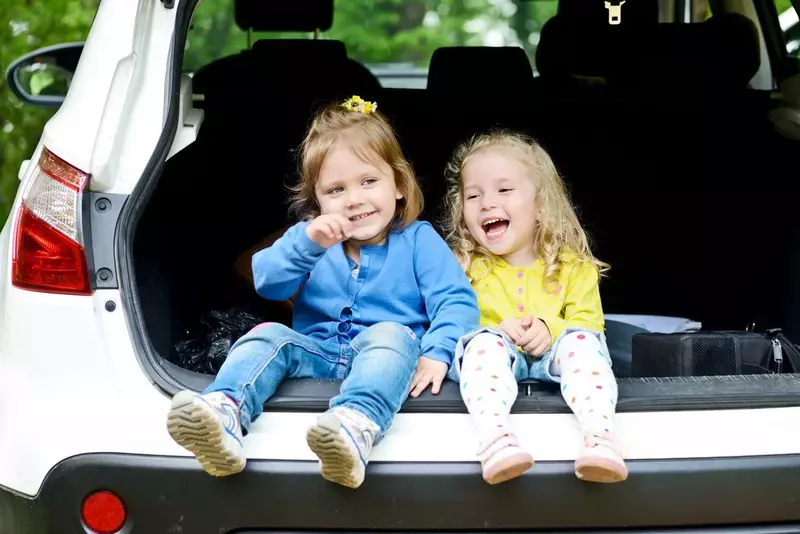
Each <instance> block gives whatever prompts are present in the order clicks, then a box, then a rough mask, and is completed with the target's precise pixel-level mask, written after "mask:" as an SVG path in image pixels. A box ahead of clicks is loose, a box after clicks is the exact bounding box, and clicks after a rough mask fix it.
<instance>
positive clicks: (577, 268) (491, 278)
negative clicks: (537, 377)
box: [469, 257, 604, 341]
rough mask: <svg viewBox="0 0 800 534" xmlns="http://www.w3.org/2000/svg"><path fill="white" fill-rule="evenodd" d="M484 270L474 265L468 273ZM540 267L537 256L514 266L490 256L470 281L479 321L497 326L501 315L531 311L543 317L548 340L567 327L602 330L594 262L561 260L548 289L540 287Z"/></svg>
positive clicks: (508, 315)
mask: <svg viewBox="0 0 800 534" xmlns="http://www.w3.org/2000/svg"><path fill="white" fill-rule="evenodd" d="M485 272H486V269H478V268H475V267H473V268H471V269H470V273H469V274H470V275H471V276H470V278H471V279H473V280H475V279H476V278H478V277H479V276H480V274H483V273H485ZM544 272H545V265H544V262H542V261H541V260H536V261H535V262H534V263H533V264H531V265H529V266H527V267H513V266H511V265H509V264H508V263H506V262H505V260H503V259H501V258H498V257H495V258H494V260H493V263H492V265H491V266H490V268H489V271H488V273H487V274H485V275H484V276H482V277H480V278H479V279H477V280H475V281H473V282H472V287H473V289H474V290H475V294H476V296H477V298H478V308H479V309H480V312H481V326H488V327H496V326H497V325H498V324H500V323H501V322H502V321H503V320H504V319H508V318H511V317H516V318H522V317H525V316H527V315H531V316H533V317H536V318H538V319H541V320H542V321H544V323H545V324H546V325H547V327H548V328H549V329H550V335H551V336H552V338H553V341H555V340H556V339H558V337H559V336H560V335H561V333H562V332H563V331H564V330H565V329H566V328H567V327H568V326H569V327H580V328H588V329H591V330H595V331H598V332H602V331H603V328H604V320H603V306H602V303H601V302H600V289H599V287H598V281H599V275H598V272H597V269H596V267H595V266H594V265H592V264H591V263H586V262H581V261H573V262H568V263H566V264H565V265H564V267H563V268H562V269H561V273H560V276H559V280H558V285H557V286H556V287H555V288H554V289H552V290H548V289H547V288H546V287H545V284H544V282H545V280H544Z"/></svg>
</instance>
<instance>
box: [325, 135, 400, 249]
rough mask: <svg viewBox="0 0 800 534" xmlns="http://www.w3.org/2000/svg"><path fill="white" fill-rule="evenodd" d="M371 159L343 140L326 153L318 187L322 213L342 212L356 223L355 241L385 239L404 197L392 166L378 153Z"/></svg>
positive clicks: (353, 239) (356, 242) (374, 241)
mask: <svg viewBox="0 0 800 534" xmlns="http://www.w3.org/2000/svg"><path fill="white" fill-rule="evenodd" d="M368 159H369V161H367V160H365V159H362V158H361V157H359V156H358V154H356V153H355V152H354V151H353V149H352V148H351V147H350V145H349V144H348V143H347V142H346V141H345V140H344V139H342V140H340V141H339V142H337V143H336V144H335V145H334V146H333V148H332V149H331V151H330V152H329V153H328V155H327V156H326V157H325V160H324V161H323V163H322V167H321V168H320V172H319V177H318V178H317V182H316V184H315V187H314V189H315V193H316V196H317V202H318V203H319V207H320V212H321V213H323V214H332V213H336V214H340V215H343V216H344V217H346V218H347V219H349V220H350V221H351V222H352V223H353V233H352V237H351V238H350V241H351V242H353V243H354V244H374V243H379V242H381V241H382V240H383V239H384V237H385V236H386V231H387V230H388V228H389V227H390V225H391V224H392V221H393V220H394V218H395V213H396V211H397V201H398V200H400V199H401V198H403V193H402V191H400V190H399V189H398V188H397V184H396V182H395V178H394V172H393V171H392V168H391V167H390V166H389V165H388V164H387V163H386V162H384V161H381V160H380V159H379V158H378V157H377V155H375V156H374V157H371V158H368Z"/></svg>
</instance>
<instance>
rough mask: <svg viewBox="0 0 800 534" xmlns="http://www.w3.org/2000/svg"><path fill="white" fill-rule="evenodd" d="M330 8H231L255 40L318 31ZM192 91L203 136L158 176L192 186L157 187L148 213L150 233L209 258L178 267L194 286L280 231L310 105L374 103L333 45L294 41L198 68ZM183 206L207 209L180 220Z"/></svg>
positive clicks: (307, 0) (310, 0)
mask: <svg viewBox="0 0 800 534" xmlns="http://www.w3.org/2000/svg"><path fill="white" fill-rule="evenodd" d="M332 9H333V2H332V0H327V2H326V1H322V0H295V1H294V2H291V3H288V4H287V3H280V2H263V1H261V0H236V10H237V11H236V20H237V23H238V24H239V25H240V26H241V27H242V28H243V29H247V28H253V29H255V30H256V31H260V30H270V31H285V32H290V31H307V30H309V29H310V28H311V27H314V28H317V29H320V30H322V31H324V30H326V29H328V27H329V26H330V23H331V16H330V14H331V13H332ZM309 21H310V22H309ZM195 82H196V83H197V87H196V89H195V92H200V93H203V94H204V95H205V103H204V104H205V105H204V107H205V113H206V116H205V120H204V124H203V128H201V130H200V133H199V135H198V138H197V140H196V142H195V143H193V144H192V145H190V146H189V147H187V148H186V149H185V150H183V151H181V152H180V153H178V154H176V156H175V157H173V158H171V159H170V160H169V161H168V162H167V167H166V169H165V176H170V175H173V176H174V175H178V176H191V177H192V178H191V180H185V179H178V180H175V181H174V183H163V184H161V185H160V186H159V188H160V191H159V195H158V196H157V199H156V201H157V202H158V203H161V204H162V207H161V208H158V207H157V206H154V207H153V213H158V214H159V216H161V217H164V218H166V220H161V221H157V222H154V224H162V225H169V226H170V227H172V228H174V233H175V235H182V236H183V239H184V242H183V244H182V245H183V246H184V247H185V248H186V249H187V250H208V251H210V252H209V253H208V254H204V255H203V260H202V261H203V262H204V263H207V265H204V268H203V269H198V268H197V267H196V265H194V264H195V260H187V261H189V262H191V263H192V265H191V266H190V265H187V266H186V268H185V269H184V270H183V272H184V273H185V274H186V280H187V283H198V284H201V285H202V284H203V276H205V274H206V273H209V272H210V273H214V272H217V273H218V272H226V271H227V270H228V268H229V266H230V265H231V264H232V263H233V261H234V259H235V258H236V257H237V256H238V255H239V254H240V253H241V252H242V251H243V250H246V249H247V248H248V247H250V246H251V245H252V244H253V243H255V242H257V241H259V240H260V239H262V238H263V237H264V236H265V235H268V234H269V233H270V232H272V231H273V230H275V229H276V228H278V227H280V226H282V225H283V224H285V222H286V220H287V219H286V217H287V207H288V206H287V202H286V198H287V188H286V185H287V184H288V183H292V182H293V181H294V179H295V170H296V160H295V153H294V150H295V149H296V148H297V147H298V146H299V145H300V143H301V141H302V139H303V135H304V133H305V129H306V127H307V125H308V121H309V119H310V117H311V115H312V113H313V111H314V110H315V108H316V106H318V105H320V104H323V103H326V102H327V101H329V100H330V99H334V98H335V99H339V98H345V97H347V96H350V95H352V94H353V93H352V92H354V91H357V92H360V93H361V94H362V95H363V96H364V97H366V98H375V94H376V93H377V92H378V91H379V90H380V84H379V82H378V80H377V79H376V78H375V77H374V76H373V75H372V74H371V73H370V72H369V71H368V70H367V69H366V68H365V67H363V66H361V65H359V64H357V63H355V62H353V61H351V60H350V59H349V58H348V57H347V52H346V49H345V46H344V44H343V43H342V42H340V41H335V40H304V39H292V40H288V39H264V40H259V41H257V42H255V43H254V45H253V47H252V49H250V50H245V51H243V52H241V53H239V54H236V55H233V56H229V57H225V58H222V59H219V60H217V61H214V62H212V63H211V64H209V65H208V66H207V67H205V68H204V69H201V71H200V72H198V73H197V76H196V80H195ZM187 184H191V187H188V188H187ZM164 206H187V208H182V209H170V208H169V207H164ZM192 206H202V207H204V208H205V207H207V206H216V209H214V210H210V211H209V210H207V209H204V210H203V211H200V212H197V213H193V215H192V216H191V217H186V213H187V210H188V209H190V208H188V207H192ZM221 219H222V220H225V221H226V222H225V223H224V224H220V222H219V221H220V220H221ZM232 228H235V229H236V231H235V232H232V231H231V229H232ZM187 257H190V258H191V257H193V255H188V256H187ZM193 277H197V280H192V278H193Z"/></svg>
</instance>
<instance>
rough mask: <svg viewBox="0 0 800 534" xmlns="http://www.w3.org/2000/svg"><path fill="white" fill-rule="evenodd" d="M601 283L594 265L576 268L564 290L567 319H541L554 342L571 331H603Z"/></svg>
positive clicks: (589, 264)
mask: <svg viewBox="0 0 800 534" xmlns="http://www.w3.org/2000/svg"><path fill="white" fill-rule="evenodd" d="M599 279H600V277H599V275H598V273H597V268H595V266H594V265H592V264H591V263H586V262H580V263H577V264H575V267H573V269H572V272H571V273H570V275H569V278H568V279H567V284H566V287H565V288H564V290H565V291H566V294H565V298H564V308H563V310H564V317H563V318H562V317H540V319H541V320H542V321H544V323H545V324H546V325H547V328H548V329H549V330H550V337H551V338H552V341H553V342H554V341H555V340H556V339H558V336H560V335H561V333H562V332H563V331H564V330H566V329H567V328H568V327H573V328H575V327H577V328H586V329H589V330H594V331H597V332H602V331H603V328H604V319H603V305H602V302H601V301H600V287H599Z"/></svg>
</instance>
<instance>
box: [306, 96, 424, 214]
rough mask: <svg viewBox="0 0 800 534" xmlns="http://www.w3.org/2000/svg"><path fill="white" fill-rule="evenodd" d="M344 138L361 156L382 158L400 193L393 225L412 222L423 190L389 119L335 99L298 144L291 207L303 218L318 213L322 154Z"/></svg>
mask: <svg viewBox="0 0 800 534" xmlns="http://www.w3.org/2000/svg"><path fill="white" fill-rule="evenodd" d="M343 139H346V142H347V143H348V145H349V146H350V148H351V149H352V150H353V152H355V153H356V155H357V156H358V157H359V158H361V159H362V160H364V161H367V162H370V163H372V164H379V163H381V162H385V163H386V164H387V165H389V167H391V169H392V172H393V174H394V180H395V185H396V187H397V188H398V189H399V190H400V191H401V192H402V194H403V198H402V199H400V200H398V201H397V209H396V211H395V217H394V220H395V223H396V227H399V228H398V229H403V228H405V227H406V226H408V225H409V224H411V223H412V222H414V221H415V220H416V219H417V217H419V214H420V213H422V209H423V206H424V204H423V198H422V190H421V189H420V186H419V183H418V182H417V177H416V175H415V173H414V169H413V168H412V166H411V164H410V163H409V162H408V160H406V158H405V156H403V150H402V148H401V147H400V143H399V141H398V139H397V135H396V134H395V132H394V129H393V128H392V126H391V125H390V124H389V121H388V120H387V119H386V117H385V116H383V115H382V114H380V113H378V112H377V111H370V112H369V113H364V112H361V111H358V110H349V109H347V108H345V107H344V106H343V105H342V104H338V103H337V104H331V105H328V106H326V107H325V108H324V109H322V110H321V111H320V112H319V113H318V114H317V115H316V116H315V117H314V120H313V121H312V122H311V126H310V127H309V129H308V133H307V134H306V137H305V139H304V140H303V143H302V144H301V145H300V165H299V175H300V179H299V181H298V183H297V185H296V186H294V187H292V188H291V191H292V198H291V206H290V209H291V211H292V212H293V213H295V214H296V215H297V216H299V217H301V218H305V219H311V218H314V217H316V216H318V215H319V214H320V206H319V202H318V201H317V196H316V194H315V192H314V186H315V185H316V183H317V179H318V178H319V172H320V169H321V168H322V163H323V162H324V161H325V158H326V157H327V156H328V154H329V153H330V151H331V150H332V149H333V147H334V145H336V143H337V142H338V141H340V140H343Z"/></svg>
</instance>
